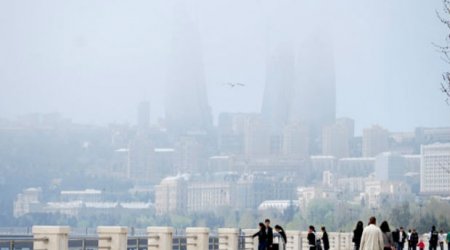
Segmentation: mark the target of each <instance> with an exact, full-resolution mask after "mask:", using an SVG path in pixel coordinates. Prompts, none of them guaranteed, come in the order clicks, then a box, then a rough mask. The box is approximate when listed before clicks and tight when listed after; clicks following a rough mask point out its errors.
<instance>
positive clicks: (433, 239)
mask: <svg viewBox="0 0 450 250" xmlns="http://www.w3.org/2000/svg"><path fill="white" fill-rule="evenodd" d="M438 242H439V233H438V231H437V230H436V227H435V226H432V227H431V232H430V241H429V243H430V250H437V246H438Z"/></svg>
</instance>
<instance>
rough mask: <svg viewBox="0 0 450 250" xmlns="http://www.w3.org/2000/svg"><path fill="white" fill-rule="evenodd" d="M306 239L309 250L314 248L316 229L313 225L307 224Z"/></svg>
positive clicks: (314, 249)
mask: <svg viewBox="0 0 450 250" xmlns="http://www.w3.org/2000/svg"><path fill="white" fill-rule="evenodd" d="M307 239H308V245H309V250H316V230H315V229H314V226H309V228H308V236H307Z"/></svg>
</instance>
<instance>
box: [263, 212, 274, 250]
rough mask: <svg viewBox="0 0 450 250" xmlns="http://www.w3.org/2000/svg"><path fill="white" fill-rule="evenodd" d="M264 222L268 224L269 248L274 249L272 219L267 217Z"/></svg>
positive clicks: (267, 238) (267, 242) (267, 237)
mask: <svg viewBox="0 0 450 250" xmlns="http://www.w3.org/2000/svg"><path fill="white" fill-rule="evenodd" d="M264 223H265V224H266V225H265V226H266V244H267V249H272V245H273V229H272V228H271V227H270V220H269V219H266V220H265V221H264Z"/></svg>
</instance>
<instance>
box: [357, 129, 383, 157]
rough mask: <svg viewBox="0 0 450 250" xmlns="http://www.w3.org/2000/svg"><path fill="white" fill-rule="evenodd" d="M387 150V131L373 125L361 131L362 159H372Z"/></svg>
mask: <svg viewBox="0 0 450 250" xmlns="http://www.w3.org/2000/svg"><path fill="white" fill-rule="evenodd" d="M388 150H389V131H387V130H386V129H384V128H382V127H380V126H378V125H374V126H372V127H371V128H366V129H364V130H363V138H362V152H363V157H374V156H377V155H378V154H380V153H383V152H386V151H388Z"/></svg>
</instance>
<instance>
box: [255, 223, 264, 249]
mask: <svg viewBox="0 0 450 250" xmlns="http://www.w3.org/2000/svg"><path fill="white" fill-rule="evenodd" d="M256 236H258V250H267V234H266V226H265V225H264V223H262V222H261V223H259V231H258V232H257V233H255V234H254V235H252V238H255V237H256Z"/></svg>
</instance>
